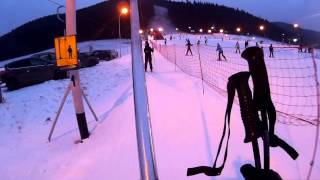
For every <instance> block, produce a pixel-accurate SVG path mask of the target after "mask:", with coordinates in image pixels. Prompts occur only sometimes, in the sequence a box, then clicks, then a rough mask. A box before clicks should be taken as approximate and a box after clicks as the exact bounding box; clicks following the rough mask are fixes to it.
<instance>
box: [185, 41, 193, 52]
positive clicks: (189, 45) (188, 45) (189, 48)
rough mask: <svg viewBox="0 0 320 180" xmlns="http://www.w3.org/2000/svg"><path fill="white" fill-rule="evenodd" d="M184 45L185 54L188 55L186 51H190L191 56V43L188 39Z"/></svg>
mask: <svg viewBox="0 0 320 180" xmlns="http://www.w3.org/2000/svg"><path fill="white" fill-rule="evenodd" d="M186 46H187V53H186V56H188V52H190V53H191V56H193V55H192V51H191V46H192V44H191V42H190V40H189V39H187V44H186Z"/></svg>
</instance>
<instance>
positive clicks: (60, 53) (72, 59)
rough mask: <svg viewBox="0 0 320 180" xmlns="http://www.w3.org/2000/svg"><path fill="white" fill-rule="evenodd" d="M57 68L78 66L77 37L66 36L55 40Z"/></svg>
mask: <svg viewBox="0 0 320 180" xmlns="http://www.w3.org/2000/svg"><path fill="white" fill-rule="evenodd" d="M54 44H55V49H56V58H57V66H59V67H64V66H73V65H77V64H78V52H77V38H76V36H64V37H59V38H55V39H54Z"/></svg>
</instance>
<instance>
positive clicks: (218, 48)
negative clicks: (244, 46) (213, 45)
mask: <svg viewBox="0 0 320 180" xmlns="http://www.w3.org/2000/svg"><path fill="white" fill-rule="evenodd" d="M216 51H218V52H219V59H218V61H221V55H222V57H223V58H224V60H227V58H226V57H225V56H224V54H223V50H222V47H221V46H220V44H219V43H218V44H217V49H216Z"/></svg>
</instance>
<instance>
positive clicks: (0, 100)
mask: <svg viewBox="0 0 320 180" xmlns="http://www.w3.org/2000/svg"><path fill="white" fill-rule="evenodd" d="M0 103H3V97H2V90H1V84H0Z"/></svg>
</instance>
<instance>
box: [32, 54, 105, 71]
mask: <svg viewBox="0 0 320 180" xmlns="http://www.w3.org/2000/svg"><path fill="white" fill-rule="evenodd" d="M32 57H36V58H40V59H43V60H45V61H48V62H49V63H53V64H56V55H55V54H54V53H52V52H47V53H40V54H35V55H33V56H32ZM78 59H79V67H80V68H84V67H91V66H95V65H97V64H98V63H99V60H98V59H97V58H96V57H95V56H91V55H89V54H88V53H79V54H78Z"/></svg>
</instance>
